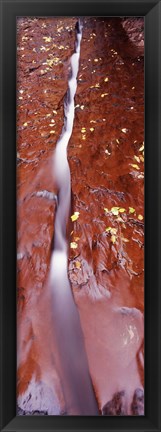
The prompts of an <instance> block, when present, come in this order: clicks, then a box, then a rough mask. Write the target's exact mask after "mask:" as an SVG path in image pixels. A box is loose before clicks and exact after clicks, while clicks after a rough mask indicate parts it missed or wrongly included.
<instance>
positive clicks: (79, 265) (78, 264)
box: [75, 261, 81, 269]
mask: <svg viewBox="0 0 161 432" xmlns="http://www.w3.org/2000/svg"><path fill="white" fill-rule="evenodd" d="M75 266H76V268H77V269H80V268H81V263H80V261H75Z"/></svg>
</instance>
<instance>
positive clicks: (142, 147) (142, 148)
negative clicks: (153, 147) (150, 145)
mask: <svg viewBox="0 0 161 432" xmlns="http://www.w3.org/2000/svg"><path fill="white" fill-rule="evenodd" d="M143 150H144V143H143V145H142V146H141V147H140V148H139V152H141V151H143Z"/></svg>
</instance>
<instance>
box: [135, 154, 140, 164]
mask: <svg viewBox="0 0 161 432" xmlns="http://www.w3.org/2000/svg"><path fill="white" fill-rule="evenodd" d="M134 159H135V160H136V162H138V163H140V158H139V156H136V155H135V156H134Z"/></svg>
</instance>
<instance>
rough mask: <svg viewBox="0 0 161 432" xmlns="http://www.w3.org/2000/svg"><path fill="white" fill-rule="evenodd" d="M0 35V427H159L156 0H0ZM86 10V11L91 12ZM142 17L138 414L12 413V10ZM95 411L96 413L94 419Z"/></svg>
mask: <svg viewBox="0 0 161 432" xmlns="http://www.w3.org/2000/svg"><path fill="white" fill-rule="evenodd" d="M0 3H1V4H0V19H1V21H0V24H1V29H2V35H1V46H0V48H1V51H0V55H1V71H0V72H1V81H0V83H1V94H2V98H1V101H2V107H1V108H2V110H1V134H2V145H1V159H0V160H1V161H2V166H1V169H0V176H1V183H0V184H1V186H0V187H1V206H0V207H1V209H2V211H1V221H0V228H1V231H0V233H1V236H0V238H1V242H0V258H1V260H0V262H1V263H2V264H1V279H2V280H1V282H2V283H1V301H0V305H1V350H0V351H1V353H2V354H1V394H0V396H1V399H0V409H1V413H0V414H1V415H0V418H1V424H0V426H1V427H0V430H1V431H3V432H4V431H6V432H10V431H26V432H29V431H30V432H32V431H49V430H50V431H55V432H57V431H61V432H63V431H64V432H65V431H67V430H71V431H72V430H75V431H77V432H79V431H82V430H84V432H86V431H90V430H91V431H93V432H95V431H103V430H104V431H105V430H108V431H109V432H110V431H116V432H119V431H121V430H122V431H128V432H130V431H133V432H135V431H138V432H141V431H145V432H147V431H151V432H159V431H160V432H161V348H160V341H161V337H160V336H161V322H160V321H161V318H160V316H161V294H160V292H159V289H160V285H161V265H160V260H161V225H160V223H159V222H160V220H161V146H160V145H159V144H160V140H161V126H160V119H161V83H160V77H161V1H158V0H135V1H133V0H113V1H112V0H101V1H98V0H94V1H92V0H88V1H87V2H86V1H85V0H81V1H74V0H73V1H68V0H64V1H60V0H59V1H58V0H56V1H54V0H48V1H47V2H45V0H34V2H32V0H28V1H26V0H17V1H16V0H10V1H8V0H0ZM91 12H92V13H91ZM24 15H27V16H31V15H32V16H34V15H35V16H47V15H48V16H63V15H64V16H79V15H86V16H121V15H122V16H144V18H145V141H146V151H145V215H146V225H145V270H146V272H145V287H146V295H145V310H146V316H145V329H146V334H145V336H146V337H145V339H146V344H145V345H146V356H145V360H146V368H145V383H146V392H145V416H143V417H132V416H130V417H123V418H121V419H120V418H119V417H113V418H111V417H103V416H102V417H90V416H86V417H79V416H70V417H59V416H48V417H46V416H45V417H42V416H41V417H36V416H35V417H34V416H33V417H31V416H29V417H27V416H26V417H23V416H22V417H21V416H20V417H18V416H17V417H16V295H15V289H13V286H14V287H15V283H16V228H15V227H16V91H15V90H16V17H17V16H24ZM100 418H101V420H100Z"/></svg>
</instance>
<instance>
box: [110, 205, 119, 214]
mask: <svg viewBox="0 0 161 432" xmlns="http://www.w3.org/2000/svg"><path fill="white" fill-rule="evenodd" d="M111 213H112V214H113V215H114V216H118V214H119V207H112V208H111Z"/></svg>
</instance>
